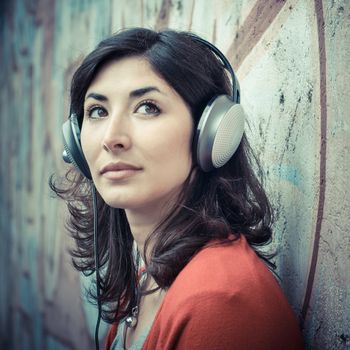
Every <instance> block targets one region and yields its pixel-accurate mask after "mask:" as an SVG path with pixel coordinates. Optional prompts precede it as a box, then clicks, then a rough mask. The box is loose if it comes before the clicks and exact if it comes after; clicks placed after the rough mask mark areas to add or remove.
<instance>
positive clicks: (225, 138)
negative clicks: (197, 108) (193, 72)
mask: <svg viewBox="0 0 350 350" xmlns="http://www.w3.org/2000/svg"><path fill="white" fill-rule="evenodd" d="M191 37H192V38H193V39H194V40H195V41H198V42H200V43H202V44H203V45H205V46H207V47H208V48H209V49H210V50H212V51H213V52H214V53H215V54H216V55H217V56H218V57H219V58H220V60H221V61H222V62H223V64H224V67H225V68H226V69H227V70H228V71H229V72H230V74H231V79H232V96H229V95H219V96H215V97H213V98H212V99H211V100H210V101H209V102H208V104H207V106H206V107H205V109H204V111H203V113H202V116H201V118H200V120H199V123H198V126H197V131H196V134H195V139H194V150H195V152H196V154H197V162H198V165H199V167H200V168H201V169H202V170H203V171H205V172H208V171H211V170H213V169H215V168H220V167H222V166H223V165H225V164H226V163H227V162H228V161H229V160H230V159H231V158H232V156H233V155H234V153H235V152H236V150H237V148H238V146H239V144H240V142H241V139H242V136H243V133H244V120H245V114H244V110H243V108H242V106H241V105H240V88H239V83H238V80H237V78H236V75H235V73H234V71H233V69H232V67H231V65H230V63H229V62H228V60H227V58H226V57H225V55H224V54H223V53H222V52H221V51H220V50H219V49H218V48H217V47H216V46H214V45H213V44H211V43H210V42H208V41H206V40H204V39H202V38H200V37H198V36H196V35H192V34H191ZM62 131H63V141H64V151H63V159H64V161H65V162H67V163H72V164H73V165H74V166H75V167H76V168H77V169H78V170H79V171H80V172H81V173H82V174H83V175H84V176H85V177H86V178H88V179H89V180H91V179H92V178H91V173H90V170H89V166H88V164H87V161H86V159H85V156H84V153H83V151H82V148H81V144H80V127H79V123H78V119H77V116H76V115H75V114H72V115H71V116H70V117H69V119H68V120H67V121H66V122H65V123H64V124H63V127H62Z"/></svg>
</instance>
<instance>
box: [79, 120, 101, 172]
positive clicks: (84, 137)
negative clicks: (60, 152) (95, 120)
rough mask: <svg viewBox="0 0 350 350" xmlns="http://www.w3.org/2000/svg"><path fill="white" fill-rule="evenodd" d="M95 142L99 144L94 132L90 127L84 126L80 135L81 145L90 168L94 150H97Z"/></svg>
mask: <svg viewBox="0 0 350 350" xmlns="http://www.w3.org/2000/svg"><path fill="white" fill-rule="evenodd" d="M95 140H96V142H97V137H96V135H94V137H92V131H91V130H90V129H89V127H86V126H84V124H83V126H82V129H81V133H80V143H81V148H82V150H83V153H84V156H85V159H86V161H87V163H88V165H89V167H91V165H92V160H93V154H94V150H95V149H97V147H96V144H95Z"/></svg>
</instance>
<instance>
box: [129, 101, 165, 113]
mask: <svg viewBox="0 0 350 350" xmlns="http://www.w3.org/2000/svg"><path fill="white" fill-rule="evenodd" d="M160 112H161V111H160V108H159V107H158V106H157V105H156V104H155V103H154V102H152V101H143V102H141V103H140V104H139V105H138V106H137V107H136V110H135V113H140V114H144V115H159V114H160Z"/></svg>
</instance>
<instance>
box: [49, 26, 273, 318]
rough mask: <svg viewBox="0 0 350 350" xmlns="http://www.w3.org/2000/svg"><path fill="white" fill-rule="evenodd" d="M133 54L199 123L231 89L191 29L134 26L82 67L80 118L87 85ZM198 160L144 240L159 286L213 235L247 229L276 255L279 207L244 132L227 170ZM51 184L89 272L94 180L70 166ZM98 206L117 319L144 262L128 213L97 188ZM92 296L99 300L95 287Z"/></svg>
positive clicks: (77, 90) (105, 288)
mask: <svg viewBox="0 0 350 350" xmlns="http://www.w3.org/2000/svg"><path fill="white" fill-rule="evenodd" d="M127 56H142V57H143V58H145V59H146V60H147V61H148V62H149V63H150V64H151V66H152V68H153V69H154V70H155V71H156V72H157V73H158V74H160V76H162V78H163V79H164V80H165V81H167V83H168V84H169V85H171V86H172V87H173V88H174V89H175V90H176V91H177V93H178V94H179V95H180V96H181V97H182V98H183V100H184V101H185V102H186V103H187V105H188V106H189V107H190V109H191V112H192V117H193V119H194V124H195V126H196V125H197V124H198V120H199V117H200V115H201V113H202V111H203V109H204V107H205V105H206V103H207V102H208V101H209V100H210V99H211V98H212V97H213V96H215V95H220V94H231V91H230V82H229V79H228V78H227V74H226V71H225V69H224V68H223V66H222V64H221V62H220V61H219V60H218V59H217V57H216V56H215V55H214V53H213V52H212V51H211V50H210V49H208V48H207V47H206V46H204V45H202V44H200V43H198V42H196V41H195V40H193V37H191V35H189V33H186V32H176V31H173V30H165V31H161V32H155V31H152V30H149V29H143V28H133V29H129V30H125V31H121V32H119V33H117V34H115V35H113V36H111V37H109V38H107V39H105V40H103V41H102V42H101V43H100V44H99V45H98V46H97V48H96V49H95V50H94V51H92V52H91V53H90V54H89V55H88V56H87V57H86V58H85V60H84V61H83V63H82V64H81V65H80V67H79V68H78V69H77V71H76V72H75V74H74V76H73V80H72V85H71V113H75V114H76V115H77V116H78V119H79V121H80V123H82V120H83V101H84V97H85V94H86V91H87V89H88V87H89V85H90V84H91V82H92V81H93V79H94V77H95V76H96V74H97V73H98V71H99V70H100V69H101V67H102V66H104V65H105V64H106V63H107V62H109V61H110V60H116V59H120V58H122V57H127ZM193 164H194V166H193V169H192V171H191V173H190V174H189V176H188V179H187V180H186V182H185V184H184V186H183V189H182V192H181V194H180V197H179V198H178V201H177V204H176V208H173V210H172V211H171V213H172V214H169V215H168V216H167V217H166V218H164V220H163V222H161V223H159V225H158V227H157V229H156V230H155V231H154V232H153V233H152V234H151V236H150V237H149V238H148V240H147V242H146V245H145V249H147V247H148V243H149V242H150V240H151V239H152V242H154V245H153V246H152V251H151V252H150V254H148V256H149V261H146V268H147V271H148V273H149V274H151V275H152V276H153V278H154V279H155V281H156V282H157V284H158V285H159V287H161V288H164V289H166V288H168V287H170V286H171V284H172V282H173V281H174V279H175V278H176V276H177V275H178V273H179V272H180V271H181V270H182V269H183V268H184V266H185V265H186V264H187V263H188V261H189V260H190V259H191V258H192V257H193V256H194V254H196V252H198V251H199V250H200V249H201V248H202V247H203V246H204V245H206V244H208V243H209V242H210V241H213V240H214V239H215V240H219V241H221V242H227V241H228V236H229V235H230V234H231V233H234V234H235V236H236V237H237V238H238V237H239V236H240V235H244V236H245V237H246V239H247V241H248V243H249V244H250V245H251V246H252V247H253V248H254V249H255V251H256V253H257V255H258V256H260V257H261V258H262V259H263V260H264V261H265V262H266V263H267V265H268V266H269V267H270V268H272V267H274V264H273V263H272V262H271V260H270V258H271V256H268V255H266V254H263V253H262V252H260V251H259V250H258V249H257V248H258V247H259V246H262V245H264V244H267V243H269V241H270V240H271V234H272V232H271V224H272V211H271V207H270V204H269V201H268V198H267V196H266V194H265V191H264V189H263V187H262V184H261V178H260V175H261V171H260V167H259V163H258V160H257V159H256V157H255V156H254V154H253V152H252V150H251V148H250V146H249V144H248V141H247V139H246V137H245V135H244V136H243V139H242V141H241V143H240V146H239V147H238V149H237V151H236V153H235V155H234V156H233V157H232V158H231V160H230V161H229V162H228V163H227V164H226V165H224V166H223V167H222V168H219V169H215V170H214V171H212V172H209V173H205V172H202V171H201V170H200V169H199V168H198V167H197V166H196V159H195V157H193ZM253 169H254V170H255V171H253ZM256 174H258V175H259V177H258V176H257V175H256ZM50 186H51V188H52V190H53V191H54V192H55V193H56V194H57V195H58V196H59V197H61V198H63V199H64V200H66V202H67V206H68V209H69V212H70V217H69V221H68V225H67V226H68V230H69V232H70V233H71V235H72V236H73V237H74V239H75V242H76V247H75V248H74V249H73V250H72V251H71V254H72V257H73V264H74V266H75V267H76V268H77V269H78V270H79V271H82V272H83V273H84V274H92V273H93V272H94V271H95V263H94V249H93V210H92V199H91V183H90V182H89V180H87V179H85V178H84V177H83V176H82V175H81V174H80V173H79V172H78V171H77V170H76V169H74V168H71V169H69V171H68V172H67V173H66V174H65V176H64V177H62V178H58V177H54V176H53V177H51V179H50ZM97 206H98V219H99V221H98V246H99V266H100V267H101V271H102V275H101V282H100V290H101V292H100V293H101V295H100V300H101V302H102V303H103V305H104V309H103V313H102V316H103V318H104V319H105V320H106V321H109V322H112V321H114V320H115V319H117V318H120V317H123V316H125V315H127V314H128V313H130V311H131V308H132V306H133V305H135V303H136V298H137V295H136V286H137V273H138V268H139V266H138V261H137V260H138V259H137V254H136V255H135V249H134V240H133V236H132V234H131V231H130V227H129V224H128V221H127V218H126V215H125V211H124V210H123V209H118V208H111V207H109V206H108V205H107V204H106V203H105V202H104V201H103V198H102V197H101V196H100V195H99V194H98V193H97ZM145 256H146V254H145ZM234 263H235V262H234V261H232V264H234ZM91 297H92V298H93V299H94V300H96V295H95V293H94V291H93V290H91Z"/></svg>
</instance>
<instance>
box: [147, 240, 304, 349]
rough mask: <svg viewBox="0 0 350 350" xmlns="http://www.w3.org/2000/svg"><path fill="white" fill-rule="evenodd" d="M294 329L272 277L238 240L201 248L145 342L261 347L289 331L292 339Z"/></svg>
mask: <svg viewBox="0 0 350 350" xmlns="http://www.w3.org/2000/svg"><path fill="white" fill-rule="evenodd" d="M297 328H298V327H297V324H296V321H295V319H294V315H293V313H292V311H291V309H290V307H289V305H288V303H287V301H286V299H285V298H284V296H283V293H282V291H281V289H280V288H279V286H278V283H277V282H276V280H275V278H274V277H273V275H272V274H271V272H270V271H269V270H268V269H267V267H266V266H265V265H264V263H263V262H262V261H261V259H260V258H259V257H258V256H257V255H256V254H255V252H254V251H253V250H252V248H251V247H250V246H249V244H248V243H247V242H246V239H245V238H244V237H241V238H240V239H238V240H236V241H233V242H232V243H230V244H228V245H213V246H208V247H205V248H204V249H202V250H201V251H200V252H199V253H198V254H196V256H195V257H194V258H193V259H192V260H191V261H190V262H189V263H188V264H187V265H186V267H185V268H184V269H183V270H182V271H181V272H180V274H179V275H178V277H177V278H176V280H175V281H174V283H173V285H172V286H171V287H170V288H169V290H168V292H167V295H166V297H165V299H164V301H163V304H162V305H161V308H160V310H159V312H158V314H157V317H156V319H155V322H154V325H153V327H152V332H151V334H150V335H151V336H150V337H149V341H150V342H151V343H152V340H151V339H161V341H162V344H152V346H158V347H157V348H166V349H168V348H173V347H172V346H173V345H171V344H172V343H173V342H174V341H175V342H177V344H182V346H183V347H176V348H179V349H181V348H184V349H185V348H191V349H200V348H203V347H206V348H211V349H219V348H232V346H235V345H237V344H241V345H242V347H238V348H240V349H245V348H247V349H248V348H257V349H263V348H262V347H259V346H257V344H267V345H268V346H270V345H271V346H272V345H274V344H277V343H276V341H277V342H278V341H281V340H282V339H283V337H287V339H288V337H289V338H290V336H289V335H288V332H289V334H293V335H294V336H295V337H296V339H297V338H298V336H299V335H298V329H297ZM252 329H254V330H255V338H254V339H253V340H252V337H251V332H252ZM276 334H279V335H278V336H276ZM298 339H299V338H298ZM299 340H300V339H299ZM292 343H293V342H292ZM208 344H209V345H210V346H208ZM245 346H247V347H245ZM295 348H296V349H298V348H299V347H295Z"/></svg>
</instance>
